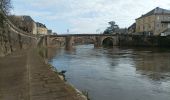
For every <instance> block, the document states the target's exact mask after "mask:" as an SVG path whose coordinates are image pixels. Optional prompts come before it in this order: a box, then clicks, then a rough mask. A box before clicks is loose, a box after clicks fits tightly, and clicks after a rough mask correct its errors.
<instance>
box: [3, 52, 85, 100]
mask: <svg viewBox="0 0 170 100" xmlns="http://www.w3.org/2000/svg"><path fill="white" fill-rule="evenodd" d="M0 100H85V99H83V98H82V97H80V95H79V94H77V92H75V90H74V89H73V88H71V87H70V86H69V85H67V84H66V83H65V82H64V81H62V80H60V79H59V77H58V76H57V75H56V74H55V73H54V72H53V71H52V70H51V68H50V67H49V66H48V65H46V64H45V63H44V61H43V59H42V58H41V57H40V56H39V55H38V53H37V52H36V50H28V51H20V52H15V53H13V54H11V55H9V56H6V57H3V58H0Z"/></svg>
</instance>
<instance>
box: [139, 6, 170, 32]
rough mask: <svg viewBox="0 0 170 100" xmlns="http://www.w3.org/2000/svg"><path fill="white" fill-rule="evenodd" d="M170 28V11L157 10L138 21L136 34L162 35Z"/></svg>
mask: <svg viewBox="0 0 170 100" xmlns="http://www.w3.org/2000/svg"><path fill="white" fill-rule="evenodd" d="M169 28H170V10H166V9H162V8H159V7H157V8H155V9H153V10H151V11H150V12H148V13H146V14H145V15H142V16H141V17H139V18H137V19H136V33H138V34H144V35H161V34H162V33H163V32H164V33H165V32H166V30H168V29H169Z"/></svg>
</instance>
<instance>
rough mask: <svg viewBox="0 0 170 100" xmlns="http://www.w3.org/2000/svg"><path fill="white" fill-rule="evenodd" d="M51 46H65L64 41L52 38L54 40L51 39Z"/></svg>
mask: <svg viewBox="0 0 170 100" xmlns="http://www.w3.org/2000/svg"><path fill="white" fill-rule="evenodd" d="M51 44H52V45H53V46H55V47H63V46H64V45H65V39H62V38H54V39H52V42H51Z"/></svg>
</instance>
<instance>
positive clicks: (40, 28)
mask: <svg viewBox="0 0 170 100" xmlns="http://www.w3.org/2000/svg"><path fill="white" fill-rule="evenodd" d="M36 24H37V34H39V35H47V34H48V29H47V27H46V26H45V25H44V24H42V23H39V22H37V23H36Z"/></svg>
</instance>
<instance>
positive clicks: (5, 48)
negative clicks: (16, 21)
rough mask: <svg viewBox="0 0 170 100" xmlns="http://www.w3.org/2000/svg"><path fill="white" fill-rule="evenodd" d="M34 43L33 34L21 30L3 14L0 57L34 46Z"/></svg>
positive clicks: (35, 40) (0, 27) (0, 33)
mask: <svg viewBox="0 0 170 100" xmlns="http://www.w3.org/2000/svg"><path fill="white" fill-rule="evenodd" d="M1 16H2V14H1ZM36 44H37V39H36V37H35V36H33V35H31V34H30V33H25V32H23V31H21V30H20V29H18V28H17V27H15V26H14V25H13V24H12V23H11V22H10V21H9V20H8V19H7V18H6V16H5V20H4V21H3V23H1V25H0V57H3V56H5V55H8V54H10V53H11V52H14V51H17V50H21V49H27V48H31V47H35V46H36Z"/></svg>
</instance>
